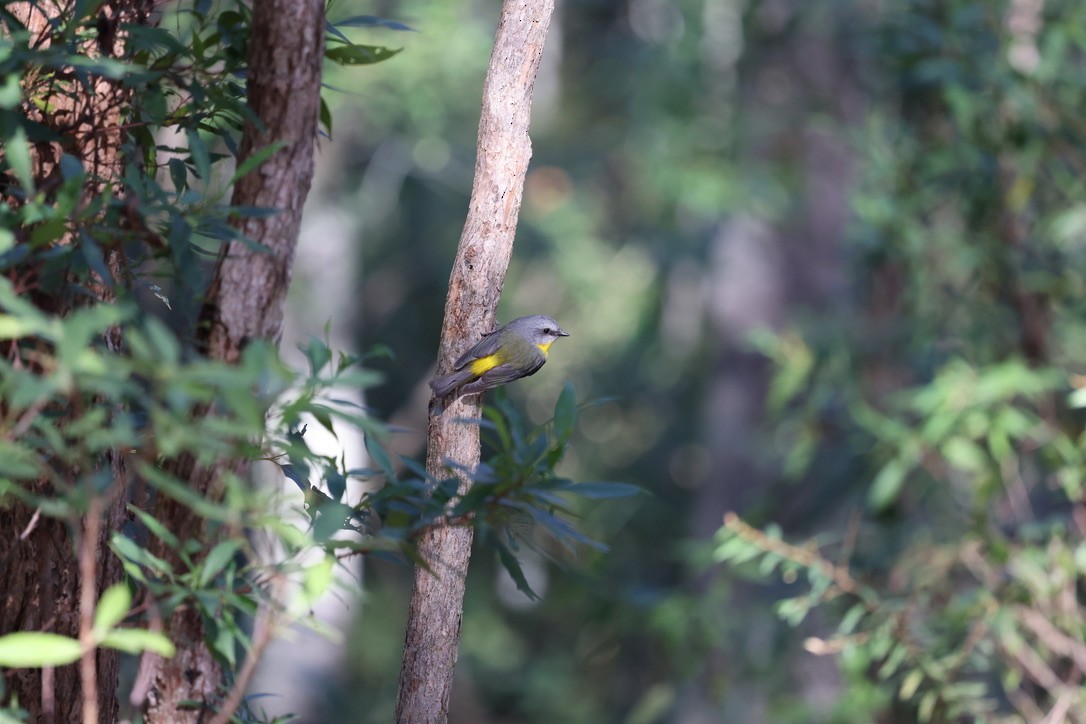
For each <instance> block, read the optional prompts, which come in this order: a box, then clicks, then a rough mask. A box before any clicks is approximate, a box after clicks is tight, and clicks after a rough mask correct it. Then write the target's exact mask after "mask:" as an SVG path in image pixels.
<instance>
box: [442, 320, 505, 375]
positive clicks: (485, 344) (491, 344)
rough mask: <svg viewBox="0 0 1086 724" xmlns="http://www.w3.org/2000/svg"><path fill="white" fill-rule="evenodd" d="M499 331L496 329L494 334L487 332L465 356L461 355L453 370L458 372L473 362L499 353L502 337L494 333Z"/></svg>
mask: <svg viewBox="0 0 1086 724" xmlns="http://www.w3.org/2000/svg"><path fill="white" fill-rule="evenodd" d="M497 331H498V330H496V329H495V330H494V331H493V332H487V333H486V334H484V335H483V338H482V339H480V340H479V341H478V342H476V343H475V346H474V347H472V348H471V349H469V350H468V351H467V352H465V353H464V354H462V355H460V357H459V358H458V359H457V360H456V362H455V363H454V364H453V369H457V370H458V369H460V368H461V367H463V366H464V365H466V364H467V363H468V362H471V361H472V360H476V359H482V358H483V357H489V356H490V355H492V354H494V353H495V352H497V351H498V347H500V346H501V338H500V335H497V334H494V332H497Z"/></svg>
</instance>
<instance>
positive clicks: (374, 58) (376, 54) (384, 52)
mask: <svg viewBox="0 0 1086 724" xmlns="http://www.w3.org/2000/svg"><path fill="white" fill-rule="evenodd" d="M401 50H403V48H397V49H396V50H390V49H388V48H382V47H379V46H376V45H339V46H335V47H331V48H328V49H327V50H325V51H324V57H325V58H327V59H328V60H330V61H332V62H333V63H339V64H340V65H370V64H372V63H380V62H381V61H382V60H388V59H389V58H391V57H392V56H394V55H396V54H397V53H399V52H400V51H401Z"/></svg>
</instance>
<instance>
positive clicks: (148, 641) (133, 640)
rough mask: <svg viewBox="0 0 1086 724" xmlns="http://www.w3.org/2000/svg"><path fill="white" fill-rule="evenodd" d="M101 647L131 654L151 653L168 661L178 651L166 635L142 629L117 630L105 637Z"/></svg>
mask: <svg viewBox="0 0 1086 724" xmlns="http://www.w3.org/2000/svg"><path fill="white" fill-rule="evenodd" d="M101 645H102V646H106V647H108V648H111V649H117V650H118V651H124V652H125V653H129V654H138V653H142V652H144V651H150V652H151V653H153V654H158V655H159V656H163V657H165V658H167V659H168V658H171V657H172V656H173V655H174V653H176V651H177V649H176V648H175V647H174V645H173V642H172V641H170V640H169V639H168V638H166V635H165V634H162V633H159V632H158V631H148V630H146V629H141V628H115V629H113V630H112V631H110V632H109V633H107V634H106V635H105V637H104V638H103V639H102V641H101Z"/></svg>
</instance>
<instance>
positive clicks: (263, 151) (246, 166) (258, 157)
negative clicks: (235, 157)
mask: <svg viewBox="0 0 1086 724" xmlns="http://www.w3.org/2000/svg"><path fill="white" fill-rule="evenodd" d="M286 146H287V142H286V141H276V142H275V143H270V144H268V145H267V146H264V147H263V148H260V149H257V150H256V151H254V152H252V153H251V154H249V156H248V158H246V159H245V160H244V161H242V162H241V163H240V164H238V168H237V170H236V171H234V176H233V178H231V179H230V183H231V184H235V183H237V182H238V180H240V179H241V177H242V176H244V175H245V174H247V173H249V172H250V171H253V170H254V169H256V168H257V167H258V166H260V164H262V163H264V162H265V161H267V160H268V159H269V158H271V157H272V156H274V155H275V154H276V153H278V152H279V151H281V150H282V149H284V148H286Z"/></svg>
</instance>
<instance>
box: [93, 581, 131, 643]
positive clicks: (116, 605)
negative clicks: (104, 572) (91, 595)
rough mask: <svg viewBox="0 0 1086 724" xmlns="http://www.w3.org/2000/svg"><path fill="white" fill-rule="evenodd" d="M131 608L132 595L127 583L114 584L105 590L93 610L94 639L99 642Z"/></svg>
mask: <svg viewBox="0 0 1086 724" xmlns="http://www.w3.org/2000/svg"><path fill="white" fill-rule="evenodd" d="M131 606H132V593H131V591H129V590H128V584H127V583H124V582H121V583H115V584H113V585H112V586H110V587H109V588H107V589H106V590H105V591H104V592H103V593H102V597H101V598H99V599H98V607H97V608H95V609H94V637H95V639H96V640H99V641H100V640H101V639H102V636H104V635H105V634H106V632H107V631H109V630H110V629H111V628H113V627H114V626H116V625H117V624H119V623H120V622H121V621H123V620H124V617H125V616H126V615H127V614H128V609H129V608H130V607H131Z"/></svg>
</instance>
